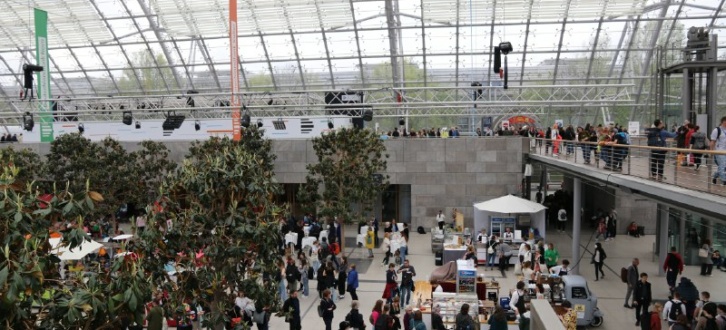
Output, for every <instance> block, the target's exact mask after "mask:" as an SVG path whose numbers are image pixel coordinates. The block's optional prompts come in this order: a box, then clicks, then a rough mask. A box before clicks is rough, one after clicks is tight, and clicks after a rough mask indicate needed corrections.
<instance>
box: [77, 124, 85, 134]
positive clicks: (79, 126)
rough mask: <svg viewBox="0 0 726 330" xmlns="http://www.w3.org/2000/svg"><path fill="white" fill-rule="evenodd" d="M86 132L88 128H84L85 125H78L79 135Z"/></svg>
mask: <svg viewBox="0 0 726 330" xmlns="http://www.w3.org/2000/svg"><path fill="white" fill-rule="evenodd" d="M85 131H86V128H85V127H84V126H83V123H80V124H78V134H83V132H85Z"/></svg>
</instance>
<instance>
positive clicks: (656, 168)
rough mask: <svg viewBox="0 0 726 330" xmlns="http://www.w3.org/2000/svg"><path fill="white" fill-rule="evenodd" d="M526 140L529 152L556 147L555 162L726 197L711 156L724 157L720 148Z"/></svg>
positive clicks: (551, 154) (548, 152)
mask: <svg viewBox="0 0 726 330" xmlns="http://www.w3.org/2000/svg"><path fill="white" fill-rule="evenodd" d="M530 139H531V141H532V142H531V143H532V144H531V146H532V149H533V150H532V151H531V152H533V153H535V154H538V155H541V156H549V157H554V156H555V153H554V151H555V150H554V149H555V147H557V149H558V150H557V151H558V154H556V159H557V160H558V161H562V162H570V163H580V164H582V165H585V166H592V167H593V168H594V169H598V170H604V171H613V172H614V173H617V174H622V175H629V176H634V177H640V178H644V179H650V180H655V181H658V182H660V183H663V184H671V185H677V186H678V187H682V188H686V189H691V190H695V191H701V192H707V193H711V194H715V195H720V196H726V180H722V177H721V176H720V173H719V172H718V165H717V164H716V163H715V161H714V159H715V157H714V156H726V151H724V150H699V149H689V148H676V147H653V146H644V145H633V144H631V145H618V144H613V143H607V144H604V145H603V144H601V142H587V141H574V140H552V139H544V138H530ZM632 140H634V141H640V140H643V139H640V138H637V139H632ZM632 140H631V141H632ZM640 142H642V141H640ZM598 147H600V148H598Z"/></svg>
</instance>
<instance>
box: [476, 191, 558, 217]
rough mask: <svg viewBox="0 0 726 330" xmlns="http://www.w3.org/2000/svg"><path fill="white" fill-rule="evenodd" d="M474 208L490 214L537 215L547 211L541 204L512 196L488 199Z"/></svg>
mask: <svg viewBox="0 0 726 330" xmlns="http://www.w3.org/2000/svg"><path fill="white" fill-rule="evenodd" d="M474 208H475V209H477V210H480V211H487V212H492V213H537V212H540V211H542V210H544V209H547V208H546V207H545V206H544V205H542V204H539V203H535V202H532V201H529V200H526V199H524V198H519V197H517V196H513V195H506V196H502V197H499V198H495V199H490V200H488V201H486V202H481V203H477V204H474Z"/></svg>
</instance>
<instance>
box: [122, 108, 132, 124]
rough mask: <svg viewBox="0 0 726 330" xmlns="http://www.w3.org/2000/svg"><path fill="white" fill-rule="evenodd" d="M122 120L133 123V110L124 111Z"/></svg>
mask: <svg viewBox="0 0 726 330" xmlns="http://www.w3.org/2000/svg"><path fill="white" fill-rule="evenodd" d="M121 122H123V123H124V124H126V125H131V124H132V123H133V122H134V115H133V114H131V111H124V112H123V117H122V119H121Z"/></svg>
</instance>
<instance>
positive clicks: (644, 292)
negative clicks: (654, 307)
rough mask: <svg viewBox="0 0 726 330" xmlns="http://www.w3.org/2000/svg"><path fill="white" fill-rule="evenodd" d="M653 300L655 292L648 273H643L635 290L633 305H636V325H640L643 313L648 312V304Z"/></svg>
mask: <svg viewBox="0 0 726 330" xmlns="http://www.w3.org/2000/svg"><path fill="white" fill-rule="evenodd" d="M651 301H653V292H652V291H651V289H650V282H648V274H646V273H641V274H640V281H638V283H637V284H636V285H635V292H634V293H633V305H635V326H636V327H637V326H640V320H641V319H642V317H643V314H647V313H648V306H650V302H651Z"/></svg>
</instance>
